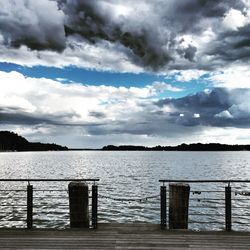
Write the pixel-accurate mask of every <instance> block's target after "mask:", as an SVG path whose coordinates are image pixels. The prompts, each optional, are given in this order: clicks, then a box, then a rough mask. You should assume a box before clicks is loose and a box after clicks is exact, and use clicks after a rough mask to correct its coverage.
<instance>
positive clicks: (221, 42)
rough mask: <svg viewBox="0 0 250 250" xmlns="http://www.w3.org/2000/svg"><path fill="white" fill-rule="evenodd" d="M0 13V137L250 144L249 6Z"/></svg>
mask: <svg viewBox="0 0 250 250" xmlns="http://www.w3.org/2000/svg"><path fill="white" fill-rule="evenodd" d="M0 6H1V9H0V130H9V131H13V132H16V133H18V134H20V135H22V136H24V137H25V138H27V139H28V140H30V141H41V142H51V143H52V142H55V143H57V144H61V145H66V146H68V147H73V148H100V147H102V146H104V145H108V144H114V145H121V144H133V145H146V146H156V145H178V144H181V143H197V142H201V143H210V142H219V143H228V144H249V143H250V66H249V65H250V64H249V61H250V0H237V1H232V0H178V1H176V0H138V1H134V0H94V1H93V0H39V1H34V0H9V1H6V0H0Z"/></svg>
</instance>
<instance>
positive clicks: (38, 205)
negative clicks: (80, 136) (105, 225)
mask: <svg viewBox="0 0 250 250" xmlns="http://www.w3.org/2000/svg"><path fill="white" fill-rule="evenodd" d="M249 166H250V154H249V152H142V151H134V152H130V151H129V152H118V151H117V152H106V151H69V152H20V153H19V152H7V153H0V178H62V179H63V178H100V182H99V184H98V185H99V221H100V222H147V223H159V221H160V204H159V203H160V199H159V192H160V183H159V182H158V180H159V179H162V178H165V179H250V171H249V170H250V168H249ZM31 184H33V187H34V190H35V191H34V226H35V227H67V226H68V225H69V216H68V194H67V184H68V183H49V184H48V183H31ZM26 185H27V183H20V182H18V183H11V184H10V183H3V182H2V183H1V186H2V188H1V190H3V189H8V190H9V189H19V190H24V189H25V188H26ZM224 187H225V184H216V185H214V184H209V185H208V184H196V185H191V195H190V198H191V200H190V211H189V212H190V216H189V220H190V222H191V224H190V228H193V229H205V228H209V229H211V228H212V229H222V228H223V227H224V211H225V209H224ZM48 189H57V190H64V191H57V192H49V191H41V190H48ZM36 190H37V191H36ZM39 190H40V191H39ZM195 190H200V191H201V190H202V191H203V190H204V191H207V190H210V191H212V190H216V191H219V192H217V193H213V192H202V193H201V194H193V193H192V191H195ZM233 190H234V192H233V198H236V199H238V200H236V201H233V228H234V229H240V230H241V229H242V230H245V229H247V230H249V229H250V228H249V226H248V225H249V224H250V223H249V220H250V203H249V196H241V195H235V192H239V191H250V186H249V185H247V184H241V185H237V186H235V185H233ZM0 195H1V198H0V202H1V203H0V205H1V206H2V208H1V212H0V219H1V220H0V226H14V227H22V226H25V223H24V221H25V218H26V214H25V213H26V212H25V209H26V207H25V205H26V193H25V192H23V191H20V192H14V191H12V192H9V191H8V192H7V191H6V192H3V191H1V192H0ZM146 197H151V198H148V199H145V198H146ZM210 198H213V199H214V200H209V199H210ZM197 214H205V215H204V216H199V215H197ZM197 222H203V223H197ZM207 222H210V223H211V222H212V224H210V223H209V224H208V223H207Z"/></svg>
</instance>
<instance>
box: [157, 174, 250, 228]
mask: <svg viewBox="0 0 250 250" xmlns="http://www.w3.org/2000/svg"><path fill="white" fill-rule="evenodd" d="M159 182H160V183H161V189H160V191H161V227H162V228H163V229H164V228H166V224H167V223H166V222H167V217H166V216H167V212H166V211H167V206H168V209H169V213H168V223H169V225H171V226H172V222H173V221H174V219H173V218H175V217H176V216H180V215H181V214H186V215H185V218H184V217H183V218H182V220H183V221H184V222H185V223H186V224H185V228H186V227H187V223H188V207H192V208H197V207H199V208H206V209H210V207H209V205H203V206H196V203H193V204H191V206H189V202H191V203H192V202H194V201H196V200H197V202H201V201H205V202H209V201H210V204H211V202H215V203H216V204H220V208H224V209H225V211H224V213H221V214H222V215H224V217H225V230H226V231H231V229H232V223H233V221H232V218H233V216H232V210H233V209H234V208H237V207H234V206H235V201H248V202H250V200H249V199H246V198H245V199H237V198H235V197H234V196H233V195H238V194H239V195H245V196H250V192H249V191H246V190H245V191H239V190H238V189H237V188H238V186H242V187H241V188H245V187H244V186H246V185H244V184H249V183H250V180H249V179H245V180H243V179H238V180H237V179H217V180H215V179H213V180H211V179H203V180H197V179H190V180H189V179H179V180H174V179H160V180H159ZM166 183H168V184H169V187H168V186H167V185H166ZM171 183H172V184H174V183H183V186H180V187H178V188H179V191H178V192H177V191H176V190H175V185H171ZM191 183H192V184H198V183H199V184H202V183H210V185H209V184H208V185H206V186H211V185H213V184H212V183H224V185H222V184H221V185H220V186H221V187H220V188H222V186H223V187H224V190H223V191H222V190H212V191H209V189H208V190H202V191H201V190H198V191H197V190H190V187H189V185H187V184H191ZM233 183H238V185H233V186H232V187H231V184H233ZM190 186H191V185H190ZM192 186H193V185H192ZM194 186H195V185H194ZM198 186H200V185H198ZM186 187H189V189H188V190H187V188H186ZM185 188H186V189H185ZM203 189H204V187H203ZM234 189H235V190H234ZM171 190H172V191H171ZM173 190H174V191H173ZM184 191H185V194H186V196H185V195H184ZM208 191H209V192H210V193H211V194H213V193H217V192H220V193H224V196H215V195H213V196H212V197H211V196H210V197H200V196H199V197H197V198H196V197H195V198H194V197H191V198H190V197H189V196H190V195H200V194H201V193H203V192H204V193H205V192H208ZM187 193H188V194H187ZM167 196H168V200H166V198H167ZM185 197H186V198H185ZM187 197H188V198H187ZM184 198H185V199H184ZM217 201H218V202H217ZM173 204H174V205H173ZM184 204H187V205H185V206H186V207H185V206H184ZM207 204H208V203H207ZM222 204H223V206H221V205H222ZM170 205H171V207H170ZM173 206H176V207H173ZM240 206H242V204H240ZM184 207H185V209H186V210H185V211H182V210H181V209H179V208H184ZM216 208H217V209H218V207H216ZM245 208H249V205H248V206H245ZM179 210H180V211H181V212H179ZM170 211H171V216H170ZM172 211H175V215H174V216H172V214H173V212H172ZM189 215H192V216H193V215H195V216H203V215H204V216H207V215H208V214H207V211H206V212H205V213H201V212H199V213H197V212H196V211H193V210H192V211H191V213H190V214H189ZM244 216H245V215H244ZM248 216H249V215H248ZM191 223H194V222H192V221H191ZM206 223H213V222H206ZM234 223H235V222H234ZM176 225H177V224H176ZM176 225H175V226H176ZM177 226H178V225H177ZM183 227H184V226H183Z"/></svg>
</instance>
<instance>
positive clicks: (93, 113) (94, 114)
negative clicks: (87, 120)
mask: <svg viewBox="0 0 250 250" xmlns="http://www.w3.org/2000/svg"><path fill="white" fill-rule="evenodd" d="M89 116H92V117H95V118H98V119H101V118H105V117H106V115H105V114H104V113H103V112H99V111H91V112H89Z"/></svg>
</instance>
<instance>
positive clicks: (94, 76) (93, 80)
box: [0, 63, 211, 98]
mask: <svg viewBox="0 0 250 250" xmlns="http://www.w3.org/2000/svg"><path fill="white" fill-rule="evenodd" d="M0 70H1V71H5V72H11V71H17V72H19V73H21V74H23V75H25V76H27V77H34V78H48V79H53V80H59V81H60V82H62V83H63V84H70V83H72V82H76V83H82V84H85V85H95V86H99V85H106V86H115V87H120V86H124V87H139V88H141V87H145V86H147V85H151V84H152V83H153V82H165V83H168V84H170V85H172V86H173V87H176V88H179V89H181V90H182V91H176V92H175V91H164V92H162V93H159V94H158V96H157V97H158V98H166V97H171V98H180V97H183V96H186V95H192V94H194V93H197V92H199V91H203V90H204V89H210V88H211V83H210V82H209V80H207V79H208V75H203V76H202V77H200V78H199V79H196V80H191V81H189V82H181V81H176V75H173V74H171V75H170V76H168V77H167V79H166V75H157V74H149V73H140V74H134V73H116V72H104V71H96V70H87V69H83V68H77V67H65V68H56V67H45V66H35V67H24V66H20V65H17V64H12V63H0Z"/></svg>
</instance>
